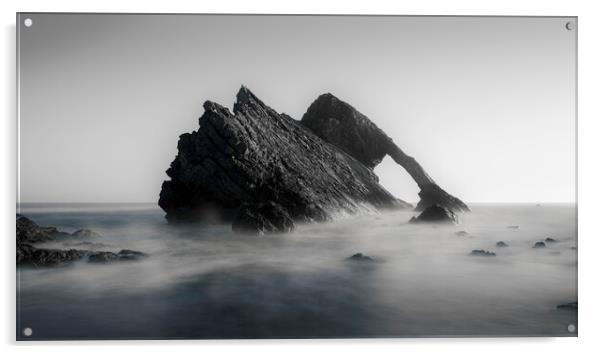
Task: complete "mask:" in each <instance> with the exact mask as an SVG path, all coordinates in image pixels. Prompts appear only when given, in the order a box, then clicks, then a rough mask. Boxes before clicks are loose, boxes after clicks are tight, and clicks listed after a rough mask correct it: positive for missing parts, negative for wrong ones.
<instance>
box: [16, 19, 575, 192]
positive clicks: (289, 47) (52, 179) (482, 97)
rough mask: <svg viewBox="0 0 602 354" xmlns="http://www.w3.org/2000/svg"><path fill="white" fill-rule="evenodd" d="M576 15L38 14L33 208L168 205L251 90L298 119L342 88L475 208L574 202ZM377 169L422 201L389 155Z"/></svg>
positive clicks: (30, 132) (31, 94)
mask: <svg viewBox="0 0 602 354" xmlns="http://www.w3.org/2000/svg"><path fill="white" fill-rule="evenodd" d="M27 17H28V18H31V19H32V20H33V25H32V26H31V27H25V26H24V25H23V21H22V20H23V19H25V18H27ZM567 21H574V19H571V18H493V17H486V18H480V17H333V16H319V17H307V16H285V17H284V16H283V17H277V16H202V15H169V16H166V15H61V14H31V15H24V14H22V15H21V21H20V24H18V26H19V31H20V83H21V91H20V109H21V122H20V128H21V136H20V149H21V150H20V152H21V158H20V197H21V201H22V202H135V201H141V202H144V201H150V202H155V201H156V200H157V199H158V194H159V191H160V188H161V182H162V181H163V180H164V179H166V178H167V176H166V175H165V173H164V171H165V170H166V169H167V167H168V166H169V163H170V162H171V161H172V159H173V158H174V156H175V154H176V144H177V140H178V136H179V135H180V134H182V133H184V132H190V131H192V130H196V129H197V127H198V125H197V124H198V123H197V118H198V117H199V116H200V115H201V114H202V113H203V110H202V103H203V102H204V101H205V100H213V101H216V102H218V103H221V104H223V105H226V106H228V107H230V108H231V106H232V103H233V101H234V99H235V94H236V92H237V90H238V88H239V86H240V85H241V84H245V85H247V86H248V87H249V88H250V89H251V90H252V91H253V92H254V93H255V94H256V95H258V96H259V97H260V98H261V99H262V100H263V101H264V102H265V103H267V104H269V105H270V106H272V107H273V108H274V109H276V110H277V111H279V112H285V113H288V114H289V115H291V116H293V117H294V118H296V119H300V118H301V116H302V115H303V113H304V112H305V110H306V109H307V107H308V106H309V105H310V103H311V102H312V101H313V100H314V99H315V98H316V97H317V96H318V95H320V94H322V93H325V92H331V93H333V94H334V95H336V96H337V97H339V98H340V99H342V100H344V101H346V102H348V103H350V104H351V105H353V106H354V107H355V108H357V109H358V110H359V111H361V112H362V113H364V114H366V115H367V116H368V117H370V118H371V119H372V120H373V121H374V122H375V123H376V124H377V125H379V126H380V127H381V128H382V129H383V130H384V131H385V132H386V133H387V134H389V135H390V136H391V137H392V138H393V139H394V140H395V142H396V143H397V144H398V145H399V146H400V147H401V148H402V149H403V150H404V151H405V152H406V153H408V154H410V155H411V156H414V157H415V158H416V159H417V160H418V161H419V162H420V163H421V164H422V166H423V167H424V168H425V169H426V171H427V172H428V173H429V174H430V175H431V176H432V177H433V178H434V179H435V181H437V182H438V183H439V184H440V185H441V186H442V187H443V188H444V189H446V190H447V191H448V192H450V193H452V194H454V195H456V196H458V197H460V198H461V199H463V200H465V201H468V202H471V201H472V202H517V201H530V202H531V201H541V202H545V201H562V202H566V201H574V200H575V104H576V102H575V66H576V56H575V49H576V30H573V31H569V30H567V29H566V28H565V24H566V22H567ZM376 172H377V174H378V175H379V176H380V177H381V183H382V184H383V185H385V187H387V188H388V189H389V190H390V191H391V192H392V193H393V194H395V195H396V196H398V197H401V198H402V199H405V200H408V201H415V200H417V199H418V197H417V195H416V193H417V191H418V189H417V187H416V186H415V184H414V182H413V181H412V180H411V179H410V177H409V175H407V173H405V171H403V169H402V168H401V167H398V166H396V165H395V164H394V163H393V162H392V161H391V160H390V159H389V158H387V159H386V160H385V161H384V162H383V164H381V165H380V166H378V167H377V168H376Z"/></svg>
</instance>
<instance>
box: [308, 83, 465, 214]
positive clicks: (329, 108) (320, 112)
mask: <svg viewBox="0 0 602 354" xmlns="http://www.w3.org/2000/svg"><path fill="white" fill-rule="evenodd" d="M301 123H302V124H303V125H305V126H306V127H308V128H309V129H311V130H312V131H313V132H314V133H316V134H317V135H318V136H319V137H321V138H322V139H324V140H326V141H328V142H329V143H331V144H333V145H336V146H338V147H339V148H341V149H343V150H344V151H345V152H347V153H348V154H349V155H351V156H353V157H355V158H356V159H357V160H359V161H360V162H361V163H363V164H364V165H365V166H367V167H369V168H371V169H372V168H374V167H375V166H376V165H378V164H379V163H380V162H381V161H382V159H383V158H384V157H385V155H389V156H390V157H391V158H392V159H393V160H394V161H395V162H397V163H398V164H399V165H401V166H402V167H403V168H404V169H405V170H406V171H407V172H408V173H409V174H410V176H411V177H412V178H413V179H414V181H416V183H417V184H418V187H419V188H420V193H418V194H419V196H420V202H419V203H418V205H417V206H416V210H418V211H422V210H424V209H426V208H427V207H429V206H431V205H433V204H438V205H441V206H444V207H446V208H448V209H450V210H453V211H469V210H470V209H469V208H468V206H467V205H466V204H464V202H462V201H461V200H460V199H458V198H456V197H454V196H452V195H450V194H448V193H447V192H446V191H444V190H443V189H441V188H440V187H439V186H438V185H437V184H436V183H435V181H434V180H433V179H432V178H431V177H430V176H429V175H428V174H427V173H426V172H425V171H424V169H423V168H422V166H420V164H419V163H418V162H417V161H416V160H415V159H414V158H412V157H411V156H408V155H406V154H405V153H404V152H403V151H402V150H401V149H400V148H399V147H398V146H397V145H396V144H395V143H394V142H393V140H392V139H391V138H390V137H389V136H387V134H385V133H384V132H383V131H382V130H381V129H380V128H378V127H377V126H376V124H374V123H373V122H372V121H371V120H370V119H369V118H368V117H366V116H365V115H363V114H362V113H360V112H358V111H357V110H356V109H355V108H353V107H352V106H351V105H349V104H348V103H346V102H343V101H341V100H339V99H338V98H337V97H335V96H333V95H332V94H330V93H327V94H323V95H321V96H319V97H318V98H317V99H316V100H315V101H314V102H313V103H312V104H311V106H310V107H309V108H308V109H307V112H306V113H305V115H303V118H302V119H301Z"/></svg>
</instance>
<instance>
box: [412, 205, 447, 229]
mask: <svg viewBox="0 0 602 354" xmlns="http://www.w3.org/2000/svg"><path fill="white" fill-rule="evenodd" d="M424 222H427V223H444V224H457V223H458V217H457V216H456V214H455V213H454V212H453V211H451V210H450V209H448V208H446V207H443V206H441V205H437V204H436V205H431V206H430V207H428V208H426V209H424V211H423V212H422V213H420V215H418V216H412V218H411V219H410V223H424Z"/></svg>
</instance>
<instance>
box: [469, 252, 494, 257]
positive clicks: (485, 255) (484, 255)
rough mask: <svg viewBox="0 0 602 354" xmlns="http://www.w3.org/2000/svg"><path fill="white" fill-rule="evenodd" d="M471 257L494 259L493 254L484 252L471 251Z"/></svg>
mask: <svg viewBox="0 0 602 354" xmlns="http://www.w3.org/2000/svg"><path fill="white" fill-rule="evenodd" d="M470 255H471V256H482V257H495V252H490V251H485V250H472V251H471V252H470Z"/></svg>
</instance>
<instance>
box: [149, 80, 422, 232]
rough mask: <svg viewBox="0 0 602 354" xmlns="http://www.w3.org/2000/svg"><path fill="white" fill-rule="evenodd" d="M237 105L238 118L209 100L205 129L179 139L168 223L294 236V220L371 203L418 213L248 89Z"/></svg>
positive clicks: (165, 199)
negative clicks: (215, 223)
mask: <svg viewBox="0 0 602 354" xmlns="http://www.w3.org/2000/svg"><path fill="white" fill-rule="evenodd" d="M236 99H237V100H236V103H235V104H234V109H233V112H230V110H229V109H227V108H225V107H222V106H220V105H219V104H217V103H214V102H211V101H207V102H205V104H204V105H203V107H204V109H205V113H204V114H203V116H202V117H201V118H200V119H199V129H198V130H197V131H195V132H192V133H186V134H182V135H181V136H180V140H179V142H178V154H177V156H176V158H175V159H174V161H173V162H172V163H171V166H170V168H169V169H168V170H167V175H168V176H169V177H170V178H171V179H170V180H168V181H165V182H163V185H162V188H161V193H160V198H159V206H160V207H161V208H162V209H163V210H164V211H165V212H166V218H167V220H168V221H170V222H177V221H207V220H214V219H218V220H222V221H233V220H234V225H233V228H234V229H236V230H247V229H251V230H253V231H258V232H265V231H290V230H291V229H292V225H291V220H294V221H296V220H302V221H324V220H328V219H330V218H331V216H332V215H333V214H334V213H337V212H340V211H343V212H348V213H356V212H358V211H359V210H361V209H362V208H363V206H364V205H369V206H372V207H375V208H400V207H406V208H407V207H411V205H410V204H408V203H405V202H403V201H401V200H398V199H396V198H395V197H393V196H392V195H391V194H390V193H389V192H388V191H387V190H386V189H385V188H384V187H382V186H381V185H380V184H379V183H378V177H377V176H376V175H375V174H374V172H373V171H372V170H371V169H370V168H369V167H367V166H366V165H364V164H363V163H362V162H360V161H358V160H357V159H355V158H354V157H352V156H350V155H349V154H348V153H346V152H344V151H343V150H341V149H340V148H339V147H336V146H334V145H333V144H330V143H328V142H326V141H324V140H323V139H321V138H320V137H318V136H317V135H316V134H315V133H313V132H312V131H311V130H310V129H307V128H306V127H305V126H304V125H302V124H300V122H299V121H296V120H294V119H293V118H291V117H289V116H288V115H286V114H281V113H278V112H276V111H275V110H273V109H272V108H270V107H269V106H267V105H266V104H264V103H263V102H262V101H261V100H259V99H258V98H257V97H256V96H255V95H254V94H253V93H252V92H251V91H250V90H249V89H247V88H246V87H242V88H241V89H240V91H239V92H238V94H237V97H236ZM342 129H343V128H342Z"/></svg>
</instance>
